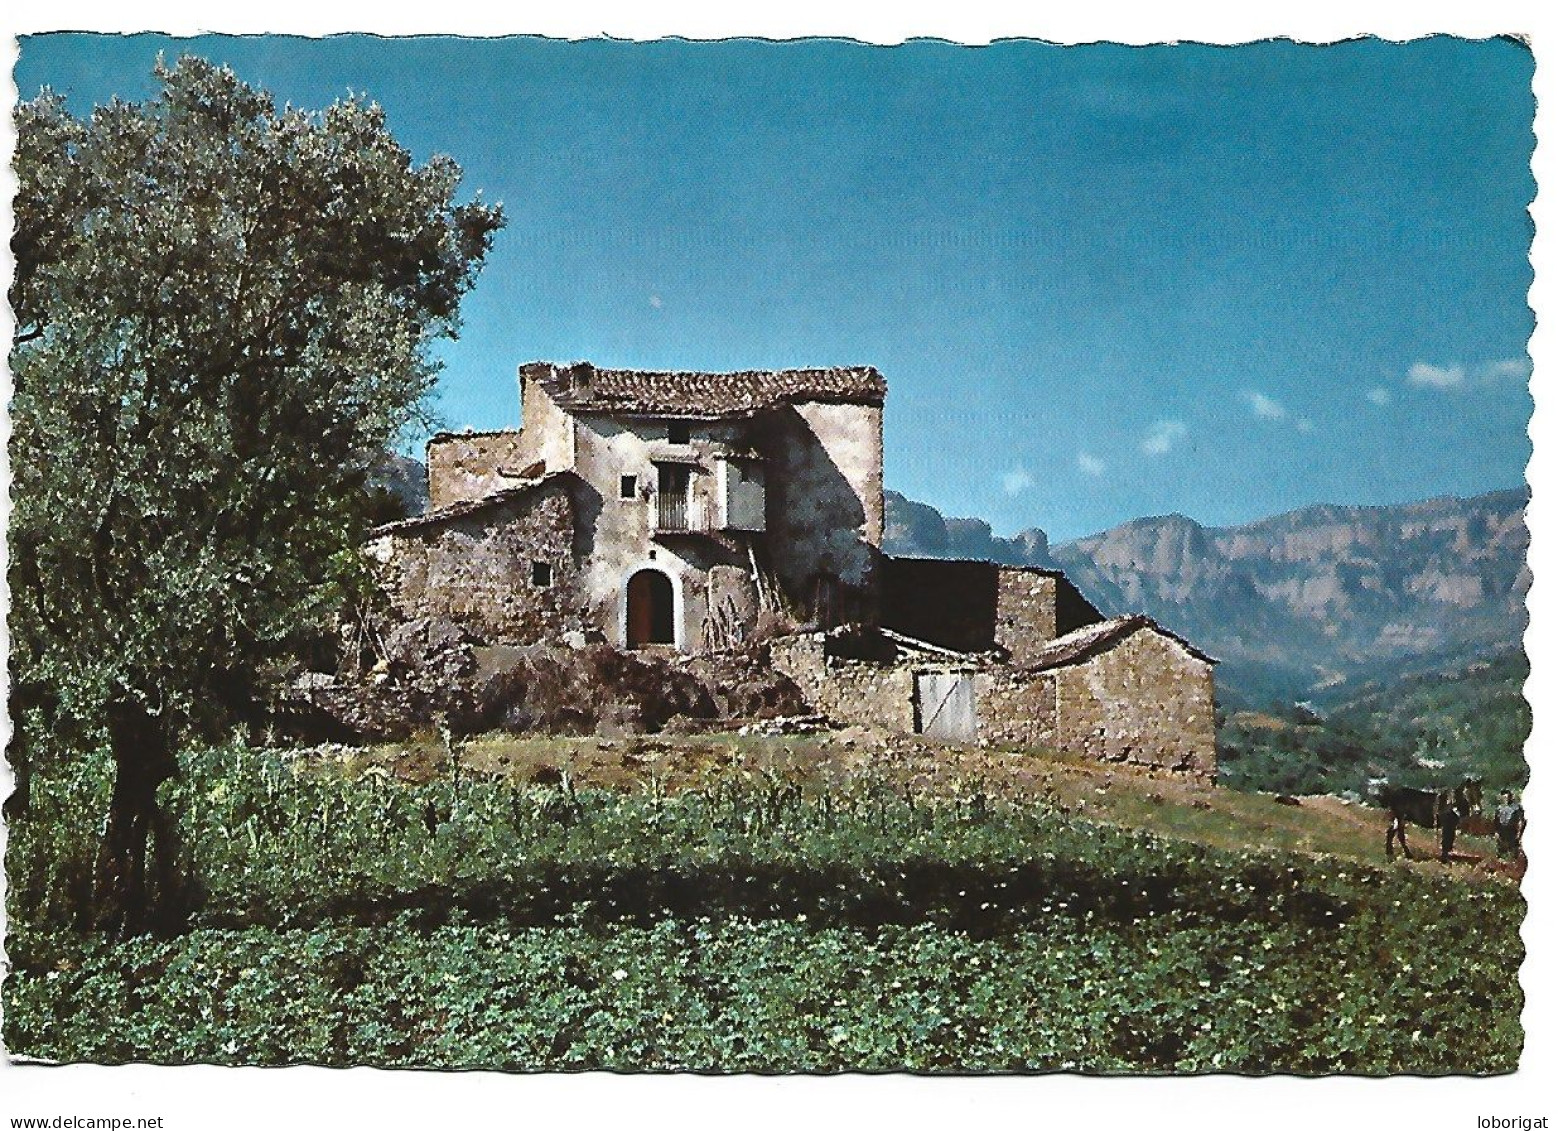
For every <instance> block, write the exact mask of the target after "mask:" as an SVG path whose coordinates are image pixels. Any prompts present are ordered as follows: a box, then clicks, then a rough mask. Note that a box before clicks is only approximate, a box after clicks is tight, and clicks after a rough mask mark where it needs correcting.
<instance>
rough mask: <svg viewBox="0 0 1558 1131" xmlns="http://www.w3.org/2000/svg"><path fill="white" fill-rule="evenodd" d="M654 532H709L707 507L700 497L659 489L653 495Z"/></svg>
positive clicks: (710, 529) (712, 527)
mask: <svg viewBox="0 0 1558 1131" xmlns="http://www.w3.org/2000/svg"><path fill="white" fill-rule="evenodd" d="M652 513H653V515H654V533H655V534H710V533H712V532H713V531H714V526H713V524H712V523H711V522H710V521H709V508H708V506H707V504H705V502H704V501H703V500H702V499H697V498H691V497H689V496H688V495H686V494H675V493H670V492H666V491H661V492H660V493H659V494H657V495H656V496H655V506H654V510H653V512H652Z"/></svg>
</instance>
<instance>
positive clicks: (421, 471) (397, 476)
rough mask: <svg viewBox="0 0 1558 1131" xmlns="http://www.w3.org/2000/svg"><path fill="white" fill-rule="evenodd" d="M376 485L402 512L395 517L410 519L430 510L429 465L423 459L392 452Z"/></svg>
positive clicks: (385, 461)
mask: <svg viewBox="0 0 1558 1131" xmlns="http://www.w3.org/2000/svg"><path fill="white" fill-rule="evenodd" d="M373 486H374V487H376V488H378V489H380V490H382V491H384V492H385V493H386V494H387V495H388V496H389V497H390V499H391V500H393V501H394V503H395V504H397V506H398V509H399V510H400V511H401V512H402V513H399V514H394V515H391V518H409V517H411V516H412V515H418V514H421V513H422V512H423V511H425V510H427V467H426V466H425V465H424V464H423V463H422V461H421V460H419V459H413V458H412V457H411V456H403V455H397V454H395V453H394V452H391V453H390V454H389V455H387V456H385V457H384V462H383V463H382V464H381V465H380V466H379V470H378V473H377V474H376V475H375V476H374V478H373ZM385 521H389V520H388V519H386V520H385Z"/></svg>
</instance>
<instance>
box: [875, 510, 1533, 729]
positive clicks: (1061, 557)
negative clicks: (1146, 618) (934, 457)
mask: <svg viewBox="0 0 1558 1131" xmlns="http://www.w3.org/2000/svg"><path fill="white" fill-rule="evenodd" d="M1525 501H1526V492H1525V491H1524V490H1523V489H1521V490H1510V491H1495V492H1493V493H1491V494H1487V495H1479V496H1477V497H1475V498H1471V499H1455V498H1444V499H1431V500H1428V501H1426V502H1420V503H1408V504H1403V505H1400V506H1390V507H1341V506H1315V507H1306V508H1304V509H1303V510H1297V511H1292V512H1290V513H1288V514H1282V515H1277V516H1276V517H1273V518H1267V519H1262V520H1260V521H1258V522H1252V523H1248V524H1245V525H1243V526H1235V527H1227V528H1216V527H1205V526H1202V525H1200V524H1199V523H1197V522H1195V521H1194V520H1192V519H1189V518H1186V517H1185V516H1183V515H1169V516H1166V517H1161V518H1142V519H1136V520H1134V521H1131V522H1127V523H1124V524H1123V525H1121V526H1117V527H1115V528H1113V529H1112V530H1107V531H1104V532H1103V533H1101V534H1095V535H1092V536H1090V537H1087V538H1082V539H1078V540H1077V541H1074V542H1068V543H1065V544H1062V545H1059V546H1056V547H1054V548H1053V549H1051V548H1050V547H1049V545H1048V539H1047V538H1045V536H1044V534H1043V532H1042V531H1038V530H1032V531H1025V532H1024V533H1022V534H1020V535H1018V536H1016V537H1015V538H1010V539H1005V538H996V537H993V536H991V535H990V533H989V527H988V526H986V525H985V524H983V523H973V524H972V526H973V528H974V530H975V535H976V536H975V537H972V538H970V537H967V536H966V535H965V536H963V537H962V538H957V537H955V536H954V530H955V529H956V530H959V531H964V530H967V529H969V526H968V524H969V522H970V520H950V521H949V520H945V519H942V520H941V525H940V528H939V529H938V524H937V521H936V520H938V519H941V516H940V514H939V513H938V512H936V511H935V510H934V508H931V507H927V506H925V505H924V504H920V503H910V502H908V501H907V500H904V499H902V497H901V496H892V497H890V498H889V501H888V536H887V539H886V548H887V550H888V552H889V553H900V554H904V553H913V554H925V555H931V556H947V557H957V556H970V557H989V558H991V559H992V560H996V561H1005V562H1012V563H1015V564H1030V565H1053V564H1056V563H1058V564H1059V565H1060V567H1061V568H1063V569H1065V571H1066V572H1067V574H1068V575H1069V576H1070V577H1071V579H1072V580H1073V581H1074V582H1075V583H1076V584H1077V586H1078V587H1079V588H1080V589H1081V590H1082V591H1083V592H1084V593H1085V594H1087V596H1088V597H1089V599H1091V600H1092V601H1093V603H1094V604H1096V605H1098V606H1099V608H1100V609H1102V610H1103V611H1104V612H1106V613H1110V614H1114V613H1123V612H1132V611H1141V612H1145V613H1147V614H1149V615H1150V616H1152V617H1154V618H1156V619H1157V620H1159V621H1161V622H1162V623H1163V624H1164V625H1166V626H1168V627H1169V628H1172V629H1173V630H1175V631H1176V632H1180V633H1183V634H1185V635H1186V636H1188V637H1190V638H1192V639H1194V640H1195V641H1196V643H1198V644H1199V645H1201V646H1202V647H1204V648H1206V649H1207V650H1208V651H1210V652H1212V653H1213V654H1214V655H1217V656H1218V657H1219V658H1221V659H1222V660H1223V661H1224V664H1223V666H1222V668H1221V669H1219V673H1218V675H1219V684H1220V687H1221V688H1222V689H1224V690H1225V691H1226V693H1227V695H1228V697H1229V700H1230V702H1231V703H1232V704H1233V705H1236V706H1240V705H1254V704H1263V703H1265V702H1268V701H1270V700H1292V699H1316V700H1320V701H1328V700H1334V699H1336V698H1339V697H1345V695H1346V694H1348V692H1349V690H1350V688H1351V687H1353V686H1356V685H1357V684H1358V683H1359V682H1360V681H1364V680H1367V679H1371V678H1383V679H1393V678H1396V677H1399V676H1400V675H1402V674H1407V673H1411V672H1414V671H1425V670H1438V669H1444V668H1449V667H1453V666H1456V665H1458V664H1465V663H1467V662H1469V661H1471V660H1472V659H1474V658H1476V657H1478V656H1483V655H1491V654H1495V653H1498V652H1501V651H1507V650H1509V649H1511V648H1515V647H1518V645H1519V641H1520V637H1521V634H1522V633H1523V632H1524V629H1525V623H1526V617H1525V604H1524V600H1525V590H1526V587H1527V586H1528V584H1529V574H1528V572H1527V570H1526V566H1525V550H1526V543H1527V536H1526V528H1525V522H1524V507H1525ZM981 529H982V534H980V533H979V532H980V530H981ZM982 546H988V548H985V549H981V547H982Z"/></svg>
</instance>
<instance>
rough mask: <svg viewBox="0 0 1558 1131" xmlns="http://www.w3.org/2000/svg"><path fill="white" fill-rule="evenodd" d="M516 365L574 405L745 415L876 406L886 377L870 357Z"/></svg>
mask: <svg viewBox="0 0 1558 1131" xmlns="http://www.w3.org/2000/svg"><path fill="white" fill-rule="evenodd" d="M520 372H521V373H523V374H524V375H525V377H526V379H527V380H533V381H536V382H537V383H538V384H539V385H540V386H541V387H542V388H544V389H545V390H546V391H547V392H548V393H549V394H551V396H552V399H553V400H555V401H556V402H557V403H558V404H559V405H560V406H562V407H563V408H566V409H568V410H570V411H573V412H606V413H628V414H634V415H653V416H697V417H718V416H744V415H747V414H749V413H752V412H756V411H758V410H760V409H765V408H773V407H775V406H778V405H783V404H795V403H799V402H803V401H830V402H836V403H845V404H865V405H876V406H878V407H880V406H881V405H882V403H883V402H884V401H885V400H886V399H887V381H886V380H885V379H884V378H883V377H882V375H881V374H880V373H878V372H877V371H876V369H875V368H873V367H872V366H869V365H857V366H836V367H834V368H831V369H769V370H744V371H742V372H739V373H690V372H675V371H654V370H643V369H597V368H595V366H593V365H591V364H590V363H589V362H587V361H581V362H575V363H574V364H572V365H554V364H552V363H551V362H544V361H539V362H532V363H531V364H529V365H523V366H521V367H520Z"/></svg>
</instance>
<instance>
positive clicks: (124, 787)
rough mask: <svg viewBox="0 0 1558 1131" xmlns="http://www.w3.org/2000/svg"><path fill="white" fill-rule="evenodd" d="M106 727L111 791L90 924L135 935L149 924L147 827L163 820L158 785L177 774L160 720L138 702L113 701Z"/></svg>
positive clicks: (164, 862) (160, 848) (149, 829)
mask: <svg viewBox="0 0 1558 1131" xmlns="http://www.w3.org/2000/svg"><path fill="white" fill-rule="evenodd" d="M108 729H109V741H110V744H111V746H112V749H113V756H114V792H113V796H112V798H111V799H110V800H109V803H108V827H107V830H106V831H105V833H104V835H103V843H102V845H101V847H100V848H99V849H98V855H97V876H96V880H95V883H94V885H93V893H92V905H93V914H94V924H93V925H94V926H95V927H97V929H99V930H103V931H108V932H111V933H113V934H116V935H120V936H124V935H132V934H139V933H141V932H143V931H145V930H147V929H148V928H149V927H150V926H151V924H152V913H153V910H154V909H153V906H152V890H151V889H150V888H148V886H147V882H146V856H147V841H148V838H149V836H150V834H151V832H152V830H153V829H154V828H158V827H160V826H162V825H163V824H164V822H163V820H162V816H161V814H160V813H159V812H158V810H157V787H158V786H160V785H161V784H162V783H163V782H165V781H167V780H168V779H169V778H170V777H172V776H173V775H174V773H176V772H177V769H178V763H177V761H176V760H175V759H174V756H173V749H172V743H171V741H170V738H169V735H168V734H167V732H166V729H165V728H164V726H163V724H162V721H161V720H160V719H157V718H155V717H153V716H152V715H150V714H148V713H147V711H146V709H145V707H143V706H142V705H141V704H139V703H134V702H131V703H118V704H115V705H114V706H113V707H112V708H111V710H110V714H109V727H108ZM160 839H161V838H160V837H159V840H160ZM170 848H171V846H169V845H163V844H159V845H158V855H159V856H164V855H166V854H167V853H168V851H169V850H170ZM169 863H170V861H167V860H161V861H160V864H161V865H162V867H160V868H159V871H165V870H166V869H167V867H168V865H169Z"/></svg>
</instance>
